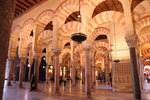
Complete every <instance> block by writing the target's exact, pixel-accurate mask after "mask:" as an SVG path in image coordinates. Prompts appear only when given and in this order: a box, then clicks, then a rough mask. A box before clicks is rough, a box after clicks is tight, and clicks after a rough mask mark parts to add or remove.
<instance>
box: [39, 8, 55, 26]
mask: <svg viewBox="0 0 150 100" xmlns="http://www.w3.org/2000/svg"><path fill="white" fill-rule="evenodd" d="M53 17H54V11H53V10H51V9H46V10H44V11H43V12H41V13H40V14H39V15H38V17H37V18H36V24H38V25H39V26H41V27H42V28H45V26H46V25H47V24H48V23H49V22H50V21H51V20H52V18H53Z"/></svg>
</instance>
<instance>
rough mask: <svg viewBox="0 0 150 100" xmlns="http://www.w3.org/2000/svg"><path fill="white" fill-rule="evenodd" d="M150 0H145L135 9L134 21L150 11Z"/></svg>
mask: <svg viewBox="0 0 150 100" xmlns="http://www.w3.org/2000/svg"><path fill="white" fill-rule="evenodd" d="M149 7H150V0H144V1H143V2H141V3H139V4H138V5H137V6H136V7H135V8H134V9H133V12H132V13H133V16H134V21H138V20H139V19H140V18H141V16H142V15H143V14H145V13H146V12H149V11H150V9H149Z"/></svg>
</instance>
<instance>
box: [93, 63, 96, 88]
mask: <svg viewBox="0 0 150 100" xmlns="http://www.w3.org/2000/svg"><path fill="white" fill-rule="evenodd" d="M93 70H94V71H93V72H94V82H93V84H94V85H95V84H96V77H95V66H94V68H93Z"/></svg>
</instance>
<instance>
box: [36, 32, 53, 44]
mask: <svg viewBox="0 0 150 100" xmlns="http://www.w3.org/2000/svg"><path fill="white" fill-rule="evenodd" d="M52 34H53V32H52V31H51V30H45V31H43V32H41V33H40V35H39V36H38V39H37V44H38V45H44V46H48V45H49V43H50V42H52Z"/></svg>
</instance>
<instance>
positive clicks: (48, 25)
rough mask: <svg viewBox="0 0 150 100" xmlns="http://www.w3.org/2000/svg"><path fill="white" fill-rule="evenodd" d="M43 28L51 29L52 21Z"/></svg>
mask: <svg viewBox="0 0 150 100" xmlns="http://www.w3.org/2000/svg"><path fill="white" fill-rule="evenodd" d="M44 30H51V31H53V23H52V21H50V22H49V23H48V24H47V25H46V27H45V29H44Z"/></svg>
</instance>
